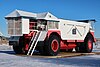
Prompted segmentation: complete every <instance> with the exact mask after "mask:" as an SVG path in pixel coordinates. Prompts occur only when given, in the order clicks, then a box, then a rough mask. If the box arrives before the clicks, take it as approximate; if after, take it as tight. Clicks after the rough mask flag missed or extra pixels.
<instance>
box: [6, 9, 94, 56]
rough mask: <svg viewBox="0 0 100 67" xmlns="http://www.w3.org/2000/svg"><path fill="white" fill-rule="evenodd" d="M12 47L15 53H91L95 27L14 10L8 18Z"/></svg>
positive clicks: (87, 23)
mask: <svg viewBox="0 0 100 67" xmlns="http://www.w3.org/2000/svg"><path fill="white" fill-rule="evenodd" d="M5 19H6V20H7V23H8V34H9V36H10V39H9V44H10V45H13V49H14V51H15V53H17V54H21V53H25V54H27V55H33V53H34V50H38V51H39V52H40V53H41V54H45V55H53V56H54V55H57V54H58V53H59V52H60V50H67V51H70V52H72V50H73V49H74V48H75V50H76V52H86V53H89V52H92V49H93V43H94V42H95V38H94V30H93V27H92V23H93V22H95V20H77V21H72V20H64V19H59V18H57V17H55V16H54V15H52V14H51V13H49V12H46V13H31V12H26V11H21V10H15V11H13V12H11V13H10V14H8V15H7V16H5Z"/></svg>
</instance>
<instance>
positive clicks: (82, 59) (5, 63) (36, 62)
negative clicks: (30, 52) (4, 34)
mask: <svg viewBox="0 0 100 67" xmlns="http://www.w3.org/2000/svg"><path fill="white" fill-rule="evenodd" d="M93 51H94V52H100V49H97V48H96V46H95V47H94V50H93ZM0 67H100V55H88V56H77V57H69V58H68V57H67V58H36V57H31V56H20V55H15V54H14V52H13V50H12V47H10V46H8V45H0Z"/></svg>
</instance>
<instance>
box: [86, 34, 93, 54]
mask: <svg viewBox="0 0 100 67" xmlns="http://www.w3.org/2000/svg"><path fill="white" fill-rule="evenodd" d="M84 45H85V52H86V53H90V52H92V49H93V38H92V36H91V35H88V36H87V37H86V39H85V42H84Z"/></svg>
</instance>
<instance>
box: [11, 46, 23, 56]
mask: <svg viewBox="0 0 100 67" xmlns="http://www.w3.org/2000/svg"><path fill="white" fill-rule="evenodd" d="M13 50H14V52H15V53H16V54H24V53H25V52H24V50H23V48H22V47H21V46H19V45H16V46H13Z"/></svg>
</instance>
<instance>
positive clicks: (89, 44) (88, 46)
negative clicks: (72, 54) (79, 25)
mask: <svg viewBox="0 0 100 67" xmlns="http://www.w3.org/2000/svg"><path fill="white" fill-rule="evenodd" d="M92 49H93V39H92V36H91V35H90V34H88V35H87V37H86V38H85V40H84V43H79V44H78V46H77V47H76V48H75V50H76V52H84V53H90V52H92Z"/></svg>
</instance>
